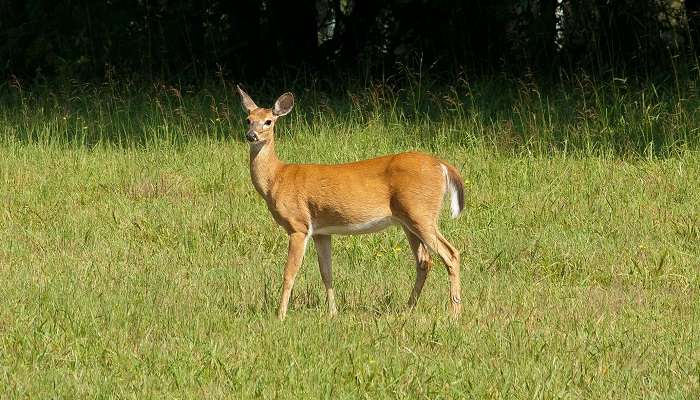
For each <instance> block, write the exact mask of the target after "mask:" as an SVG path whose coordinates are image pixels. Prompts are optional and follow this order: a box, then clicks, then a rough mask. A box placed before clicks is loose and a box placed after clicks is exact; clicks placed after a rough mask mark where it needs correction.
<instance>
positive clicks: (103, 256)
mask: <svg viewBox="0 0 700 400" xmlns="http://www.w3.org/2000/svg"><path fill="white" fill-rule="evenodd" d="M523 87H525V88H526V89H522V88H523ZM527 87H529V86H527V85H523V86H522V87H518V88H516V89H514V93H515V95H514V96H515V97H514V98H513V99H514V100H512V102H511V103H509V104H510V105H508V106H503V107H502V109H499V108H498V107H497V106H493V107H494V108H491V109H488V108H486V107H485V106H484V104H487V103H488V101H487V99H483V98H481V97H480V96H478V95H474V96H472V97H471V98H472V100H471V101H472V103H465V104H467V105H466V106H459V107H457V108H455V109H452V108H450V106H449V104H450V101H453V100H450V98H449V96H447V95H445V96H443V97H441V98H442V99H443V100H440V101H444V102H443V103H440V104H443V107H442V108H439V107H438V108H437V110H436V108H435V104H437V103H433V106H430V107H427V108H426V111H425V114H421V111H420V110H422V108H421V107H423V106H421V105H420V104H422V103H421V101H420V100H417V99H415V98H412V97H411V93H410V92H407V93H404V94H403V96H402V97H401V98H402V99H408V100H407V102H408V104H409V106H411V104H412V105H413V106H415V108H414V112H413V113H412V114H405V113H404V111H403V106H399V104H400V103H399V102H398V101H394V100H395V99H393V98H387V95H386V93H384V94H382V93H383V92H382V89H381V88H380V89H376V90H374V91H368V92H367V93H366V96H364V97H358V98H354V97H352V96H351V99H350V101H349V102H348V104H346V105H345V109H343V108H342V107H341V106H342V104H340V105H339V106H338V107H334V106H333V104H329V103H328V102H326V101H325V100H324V99H323V98H322V97H321V98H315V97H314V96H320V95H318V94H317V93H315V92H307V93H300V94H299V95H298V102H299V106H300V107H299V109H297V110H295V111H293V113H292V115H291V116H290V117H288V119H287V120H286V121H283V122H281V123H280V125H281V128H282V131H281V132H280V133H279V135H278V136H279V139H278V144H277V147H278V151H279V153H280V157H281V158H282V159H284V160H287V161H290V162H329V163H331V162H341V161H350V160H356V159H361V158H367V157H371V156H375V155H381V154H387V153H393V152H398V151H402V150H409V149H418V150H423V151H427V152H431V153H434V154H437V155H439V156H440V157H442V158H444V159H447V160H449V161H450V162H452V163H453V164H454V165H455V166H457V167H458V168H459V169H460V170H461V171H462V174H463V176H464V177H465V180H466V181H467V188H468V190H467V209H466V211H465V212H464V213H463V215H462V216H461V218H460V219H457V220H450V219H447V216H446V214H447V213H446V212H445V218H444V221H443V222H442V229H443V232H444V234H445V236H446V237H447V238H449V239H450V241H451V242H452V243H453V244H454V245H455V246H456V247H457V248H458V249H460V250H461V252H462V265H463V274H462V286H463V289H462V290H463V295H462V298H463V300H464V312H463V315H462V317H461V319H460V320H458V321H456V322H453V321H451V320H450V319H449V318H448V315H447V288H448V284H447V274H446V272H445V270H444V268H442V266H441V265H440V264H436V268H434V270H433V271H432V272H431V274H430V275H429V277H428V281H427V283H426V287H425V289H424V291H423V295H422V297H421V299H420V302H419V305H418V308H417V309H416V310H414V311H411V312H409V311H407V310H405V303H406V301H407V299H408V295H409V293H410V290H411V287H412V285H413V279H414V274H415V272H414V266H413V261H412V259H411V255H410V249H409V248H408V244H407V243H406V241H405V239H404V235H403V233H402V232H401V231H400V229H390V230H388V231H386V232H385V233H381V234H374V235H365V236H355V237H347V236H336V237H334V274H335V287H336V293H337V294H336V296H337V299H338V305H339V312H340V315H339V317H338V318H336V319H329V318H328V317H327V315H326V311H325V307H324V292H323V286H322V283H321V279H320V273H319V272H318V267H317V264H316V260H315V258H316V256H315V250H314V249H313V246H310V247H309V251H308V252H307V256H306V258H305V260H304V265H303V267H302V269H301V272H300V274H299V277H298V279H297V283H296V285H295V289H294V293H293V295H292V304H291V308H290V313H289V314H288V317H287V320H286V321H284V322H283V323H280V322H278V321H277V320H276V319H275V318H274V315H275V309H276V306H277V301H278V296H279V288H280V284H281V275H282V265H283V261H284V259H285V256H286V237H285V235H284V233H283V231H282V230H281V229H280V228H278V227H277V226H276V225H275V223H274V222H273V220H272V218H271V216H270V215H269V213H268V211H267V209H266V207H265V205H264V202H263V200H262V199H261V198H259V196H258V195H257V193H256V192H255V190H254V189H253V187H252V184H251V183H250V177H249V171H248V164H247V163H248V160H247V157H248V150H247V144H245V143H243V142H242V141H240V139H239V137H240V136H242V133H243V126H242V123H241V119H243V118H244V116H243V115H242V112H241V111H239V107H238V103H237V99H236V98H235V97H234V96H233V95H232V94H230V93H228V92H217V93H214V94H211V95H207V94H206V93H205V94H202V93H195V94H187V93H179V92H178V93H175V92H173V91H172V89H167V88H166V89H162V93H161V94H159V95H157V96H153V97H148V96H150V94H148V93H146V94H144V95H143V96H142V97H139V96H138V95H137V93H136V91H134V92H133V93H125V92H124V91H121V92H118V93H113V94H112V95H110V94H109V91H110V90H111V89H110V88H106V89H105V88H98V89H94V88H88V89H81V91H80V93H79V95H78V96H72V95H70V93H61V92H60V91H59V92H58V93H57V94H56V93H54V95H53V97H52V96H51V95H50V94H47V95H46V96H41V92H34V93H27V92H26V91H22V89H20V88H18V87H14V88H9V89H8V88H6V89H7V90H6V93H5V95H4V97H2V96H0V97H2V99H3V100H2V104H3V107H2V109H0V135H1V136H0V137H1V139H0V152H1V153H2V157H0V299H2V300H0V398H98V397H99V398H241V397H242V398H251V397H262V398H333V399H335V398H431V399H432V398H471V397H477V398H482V397H486V398H644V399H648V398H688V399H693V398H698V397H699V396H700V301H699V299H700V297H699V296H700V214H699V211H698V210H700V154H698V152H697V151H696V150H694V149H695V148H696V147H695V146H696V144H697V143H698V141H699V139H698V131H697V126H698V125H695V123H696V122H697V120H698V117H697V114H698V110H697V108H696V103H694V101H696V100H693V99H692V98H690V97H688V98H687V99H686V98H684V99H683V100H682V101H681V100H678V99H677V98H675V97H674V95H673V94H669V95H668V96H667V97H664V95H662V94H659V95H658V96H657V97H655V98H654V101H653V102H652V103H648V104H642V102H643V101H642V98H643V96H642V95H640V93H641V94H644V93H648V92H649V93H650V92H651V89H649V88H643V89H640V91H639V92H632V91H630V92H624V93H621V94H619V96H618V97H615V98H617V99H618V100H620V102H619V103H615V104H614V105H610V104H613V103H614V102H612V103H611V102H606V101H605V100H600V102H599V103H595V102H593V103H586V102H585V101H582V100H585V99H588V98H589V94H587V92H586V90H588V89H585V85H582V86H581V87H582V89H581V90H582V92H581V93H580V94H578V95H577V94H575V93H574V94H572V95H571V96H572V97H571V98H569V97H566V96H565V95H564V94H563V93H564V92H565V91H564V90H562V92H561V93H559V94H556V93H554V94H553V95H552V97H548V96H545V95H541V94H537V93H535V92H531V91H530V89H527ZM158 90H161V89H158ZM483 90H484V91H485V92H486V91H488V90H489V87H488V86H487V87H485V88H484V89H483ZM592 90H598V91H600V92H602V93H607V94H610V93H613V95H614V87H608V88H601V87H598V86H594V87H593V89H592ZM615 90H616V89H615ZM654 90H655V89H654ZM91 91H92V92H91ZM416 93H418V94H421V93H424V94H426V97H428V98H429V96H427V95H428V94H429V92H427V91H426V92H422V91H417V92H416ZM518 93H520V95H518ZM527 93H530V94H529V95H528V94H527ZM532 93H535V94H532ZM45 94H46V93H45ZM251 94H253V95H254V97H255V98H256V100H257V101H258V103H259V104H271V102H272V101H273V97H272V95H270V96H269V97H267V94H265V96H263V95H258V96H255V91H251ZM462 95H463V94H462ZM503 96H504V98H505V96H506V95H505V94H504V95H503ZM523 96H525V97H523ZM528 96H534V97H528ZM312 97H313V100H312V99H311V98H312ZM466 97H467V98H470V96H469V95H467V96H466ZM604 97H605V96H601V97H600V98H601V99H603V98H604ZM537 98H539V99H540V100H539V101H536V99H537ZM372 99H375V101H376V102H377V104H373V103H372V101H373V100H372ZM396 99H398V97H397V98H396ZM411 99H412V100H411ZM673 99H676V100H677V101H675V102H674V101H672V100H673ZM497 100H498V99H495V100H494V103H497V102H498V101H497ZM411 102H412V103H411ZM635 102H636V103H635ZM460 104H462V103H460ZM635 104H636V105H635ZM338 109H341V110H343V112H340V111H337V110H338ZM334 110H335V111H334ZM508 110H510V111H511V113H510V114H508ZM527 110H530V111H529V112H528V111H527ZM582 113H583V114H582ZM421 115H422V116H421ZM509 115H510V117H509ZM581 115H584V117H581ZM620 117H622V118H623V119H624V120H620ZM625 118H626V119H625ZM528 121H530V122H529V123H530V124H531V125H528ZM508 129H510V130H508ZM606 129H607V130H606ZM130 132H131V133H130ZM596 135H597V136H596ZM625 135H626V136H625ZM644 135H647V136H644Z"/></svg>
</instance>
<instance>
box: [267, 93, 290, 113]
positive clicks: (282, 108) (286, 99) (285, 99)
mask: <svg viewBox="0 0 700 400" xmlns="http://www.w3.org/2000/svg"><path fill="white" fill-rule="evenodd" d="M292 107H294V95H293V94H291V93H289V92H287V93H285V94H283V95H282V96H280V97H279V99H277V101H276V102H275V108H273V109H272V114H274V115H276V116H278V117H281V116H283V115H287V114H289V112H290V111H292Z"/></svg>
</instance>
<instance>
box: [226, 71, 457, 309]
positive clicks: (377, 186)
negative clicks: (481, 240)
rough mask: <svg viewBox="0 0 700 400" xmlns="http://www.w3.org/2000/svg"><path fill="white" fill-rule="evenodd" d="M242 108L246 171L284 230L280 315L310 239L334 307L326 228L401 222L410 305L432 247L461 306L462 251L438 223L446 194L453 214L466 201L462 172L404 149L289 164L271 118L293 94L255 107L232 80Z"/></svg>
mask: <svg viewBox="0 0 700 400" xmlns="http://www.w3.org/2000/svg"><path fill="white" fill-rule="evenodd" d="M236 87H237V89H238V93H239V95H240V98H241V105H242V106H243V109H244V111H245V112H246V113H247V119H246V122H247V124H248V130H247V132H246V133H245V139H246V140H247V141H248V143H249V147H250V176H251V179H252V182H253V186H254V187H255V190H256V191H257V192H258V193H259V194H260V196H262V198H263V199H264V200H265V203H267V208H268V209H269V211H270V213H271V214H272V217H273V219H274V220H275V222H277V224H278V225H280V226H281V227H282V228H283V229H284V230H285V231H286V233H287V236H288V239H289V244H288V250H287V261H286V264H285V266H284V273H283V283H282V293H281V298H280V302H279V308H278V309H277V317H278V319H279V320H284V319H285V317H286V315H287V309H288V306H289V298H290V295H291V291H292V287H293V286H294V280H295V278H296V276H297V273H298V272H299V268H300V267H301V264H302V260H303V258H304V254H305V253H306V247H307V244H308V242H309V239H313V241H314V245H315V246H316V252H317V254H318V265H319V269H320V272H321V279H322V280H323V284H324V286H325V290H326V303H327V306H328V313H329V314H330V316H331V317H334V316H336V315H337V313H338V309H337V306H336V302H335V292H334V289H333V274H332V267H331V235H336V234H337V235H356V234H363V233H372V232H378V231H381V230H384V229H386V228H388V227H389V226H392V225H400V226H401V228H403V231H404V232H405V234H406V237H407V239H408V243H409V245H410V248H411V251H412V253H413V257H414V259H415V263H416V264H415V265H416V280H415V283H414V286H413V290H412V291H411V294H410V296H409V300H408V307H409V309H413V308H415V306H416V303H417V302H418V298H419V296H420V294H421V291H422V289H423V285H424V283H425V280H426V277H427V276H428V272H429V271H430V269H431V268H432V261H431V253H434V254H437V255H438V256H439V257H440V259H441V260H442V262H443V263H444V264H445V266H446V269H447V274H448V278H449V304H450V306H449V311H450V314H451V315H452V316H453V317H455V318H456V317H458V316H459V315H460V312H461V310H462V300H461V293H460V292H461V289H460V276H459V271H460V266H459V263H460V254H459V252H458V251H457V249H455V247H454V246H452V244H450V242H448V241H447V239H445V237H443V236H442V234H441V233H440V231H439V229H438V218H439V216H440V213H441V209H442V205H443V202H444V198H445V196H446V194H447V193H449V194H450V208H451V211H452V213H451V216H452V218H457V217H458V216H459V214H460V213H461V212H462V210H463V209H464V180H463V179H462V177H461V176H460V174H459V171H457V169H456V168H455V167H453V166H452V165H450V164H448V163H447V162H445V161H442V160H440V159H438V158H435V157H433V156H431V155H428V154H424V153H420V152H404V153H399V154H394V155H386V156H381V157H377V158H372V159H367V160H363V161H356V162H350V163H346V164H288V163H285V162H283V161H281V160H280V159H279V158H278V157H277V153H276V152H275V124H276V122H277V120H278V119H279V118H280V117H283V116H285V115H287V114H289V113H290V112H291V110H292V107H293V106H294V95H293V94H292V93H290V92H287V93H284V94H282V95H281V96H280V97H279V98H278V99H277V101H275V104H274V106H273V108H271V109H270V108H262V107H258V106H257V105H256V104H255V102H254V101H253V99H252V98H251V97H250V96H249V95H248V94H247V93H246V92H245V91H244V90H243V89H241V87H240V85H237V86H236Z"/></svg>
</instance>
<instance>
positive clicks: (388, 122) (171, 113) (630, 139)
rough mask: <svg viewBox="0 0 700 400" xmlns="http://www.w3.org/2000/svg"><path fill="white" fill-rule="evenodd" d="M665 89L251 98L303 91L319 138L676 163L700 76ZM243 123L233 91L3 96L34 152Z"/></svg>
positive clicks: (611, 85)
mask: <svg viewBox="0 0 700 400" xmlns="http://www.w3.org/2000/svg"><path fill="white" fill-rule="evenodd" d="M688 76H689V78H687V79H679V78H676V84H675V85H673V84H672V83H671V82H666V83H663V82H662V83H661V84H657V83H653V82H649V81H647V82H639V81H632V79H628V78H622V77H621V78H612V79H611V80H609V81H602V80H600V79H594V78H591V77H589V76H587V75H585V74H580V75H573V76H564V75H562V77H560V80H559V81H558V82H555V83H553V82H549V83H547V84H543V83H541V82H538V81H537V80H536V79H534V78H530V79H528V78H521V79H513V78H508V77H505V76H503V77H492V78H487V79H480V80H477V81H470V80H468V79H466V78H461V79H456V80H454V82H453V83H452V84H449V85H446V84H438V83H436V82H432V81H430V80H428V79H426V78H424V77H421V76H418V75H416V74H415V73H411V72H410V71H407V72H406V73H405V75H403V76H401V77H395V78H392V79H387V80H385V81H378V82H374V83H371V84H369V85H366V86H357V85H354V84H353V83H352V82H345V83H341V84H339V85H338V86H333V85H332V84H331V83H328V82H316V81H312V86H311V88H310V89H309V88H308V87H304V86H303V85H302V82H293V83H292V84H291V85H290V86H291V87H285V88H282V87H267V86H266V87H261V88H256V87H253V88H250V91H251V92H252V93H253V94H254V96H255V97H257V98H259V99H260V100H261V101H263V99H273V98H274V97H275V96H277V95H279V94H280V93H281V92H282V91H283V90H289V89H291V90H294V91H295V92H296V95H297V109H296V111H295V113H294V116H293V117H292V118H293V120H294V121H293V123H292V124H291V128H290V129H291V130H292V131H293V132H295V133H296V132H306V133H310V134H313V133H314V132H315V131H317V128H316V127H317V126H319V125H323V126H325V125H333V126H334V127H337V129H338V130H339V131H341V132H342V131H344V130H352V129H356V128H358V127H362V126H370V125H377V126H382V129H384V131H385V132H387V134H388V135H392V136H396V137H398V138H402V139H403V140H407V141H412V142H419V143H435V144H437V143H445V142H449V143H455V144H460V145H463V146H467V147H483V146H487V147H489V148H492V149H496V150H498V151H505V152H507V153H519V152H526V153H532V154H552V153H561V152H563V153H567V154H568V153H576V154H583V155H585V154H601V153H611V154H614V155H618V156H643V155H654V156H669V155H673V154H676V153H678V152H682V151H687V150H692V149H697V148H698V145H700V131H699V129H700V128H698V126H700V98H698V95H697V83H698V79H697V77H696V76H692V75H688ZM241 119H242V114H241V112H240V109H239V106H238V99H237V98H236V97H235V96H234V91H233V89H232V83H231V82H226V81H220V82H216V83H214V82H212V83H210V84H208V85H204V86H201V87H196V88H195V87H180V86H177V85H171V84H166V83H153V84H148V85H145V84H134V83H129V82H121V83H115V82H108V83H105V84H103V85H96V84H75V83H67V84H63V85H60V86H54V87H33V88H31V89H26V88H23V87H22V84H21V83H19V82H16V81H14V82H9V83H7V84H6V85H5V86H4V87H3V88H2V90H0V129H2V132H1V133H2V138H4V139H5V140H7V139H8V138H12V139H14V140H20V141H23V142H29V143H56V144H62V145H65V144H75V145H81V146H82V145H87V146H94V145H97V144H109V145H115V144H116V145H118V146H127V147H133V146H153V145H156V144H157V143H160V144H161V145H162V144H182V143H184V142H187V141H188V140H189V139H191V138H193V137H196V138H207V139H213V140H222V139H228V138H237V137H240V132H241V131H242V125H241Z"/></svg>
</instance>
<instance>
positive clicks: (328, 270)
mask: <svg viewBox="0 0 700 400" xmlns="http://www.w3.org/2000/svg"><path fill="white" fill-rule="evenodd" d="M314 243H315V244H316V252H317V253H318V266H319V269H320V270H321V279H323V285H324V286H325V287H326V301H327V302H328V313H329V314H330V315H331V317H334V316H335V315H336V314H338V308H337V307H336V306H335V293H334V291H333V270H332V267H331V237H330V236H328V235H317V236H314Z"/></svg>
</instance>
